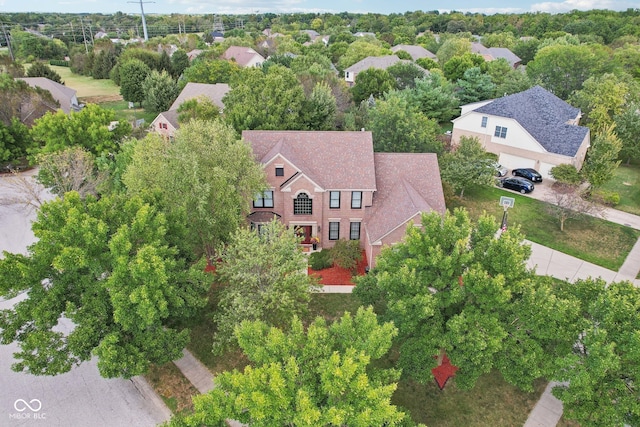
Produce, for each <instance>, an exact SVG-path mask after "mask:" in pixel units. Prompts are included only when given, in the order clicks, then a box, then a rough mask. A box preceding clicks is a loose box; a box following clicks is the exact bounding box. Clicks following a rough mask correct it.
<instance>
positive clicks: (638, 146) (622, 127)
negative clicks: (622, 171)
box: [613, 103, 640, 165]
mask: <svg viewBox="0 0 640 427" xmlns="http://www.w3.org/2000/svg"><path fill="white" fill-rule="evenodd" d="M613 119H614V122H615V124H616V127H615V130H616V134H617V135H618V139H620V142H622V148H621V149H620V158H621V159H623V160H626V162H627V165H628V164H629V163H630V162H631V160H640V103H632V104H630V105H629V106H628V107H627V108H625V109H624V110H623V111H622V112H621V113H619V114H618V115H616V116H614V118H613Z"/></svg>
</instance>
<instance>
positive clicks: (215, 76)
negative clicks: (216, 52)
mask: <svg viewBox="0 0 640 427" xmlns="http://www.w3.org/2000/svg"><path fill="white" fill-rule="evenodd" d="M241 70H242V68H241V67H240V66H239V65H238V64H237V63H235V62H232V61H226V60H223V59H200V58H197V59H196V60H194V61H193V64H191V66H189V67H188V68H185V70H184V73H183V77H184V82H185V84H186V83H187V82H193V83H211V84H214V83H229V82H230V81H231V79H232V78H233V76H235V75H236V74H238V73H240V71H241Z"/></svg>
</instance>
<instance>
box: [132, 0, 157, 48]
mask: <svg viewBox="0 0 640 427" xmlns="http://www.w3.org/2000/svg"><path fill="white" fill-rule="evenodd" d="M127 3H138V2H133V1H128V2H127ZM139 3H140V15H141V16H142V30H143V31H144V41H149V34H148V33H147V21H146V20H145V19H144V7H143V4H144V3H155V2H154V1H142V0H140V2H139Z"/></svg>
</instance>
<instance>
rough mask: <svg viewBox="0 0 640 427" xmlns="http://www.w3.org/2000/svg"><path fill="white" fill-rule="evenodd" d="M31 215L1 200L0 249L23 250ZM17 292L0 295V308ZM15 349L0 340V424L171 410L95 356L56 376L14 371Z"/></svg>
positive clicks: (3, 180) (2, 190)
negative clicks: (102, 367)
mask: <svg viewBox="0 0 640 427" xmlns="http://www.w3.org/2000/svg"><path fill="white" fill-rule="evenodd" d="M9 182H10V180H9V177H8V176H6V175H0V199H2V198H3V197H4V198H6V197H7V196H12V195H14V194H12V191H13V190H12V189H11V188H10V186H9ZM33 217H34V215H33V214H31V215H26V214H25V211H24V209H23V208H22V207H20V206H15V205H14V206H0V252H2V251H5V250H6V251H10V252H19V253H25V251H26V247H27V246H28V244H30V243H32V242H33V241H34V236H33V234H32V233H31V219H32V218H33ZM20 298H24V296H18V297H17V298H16V299H14V300H9V301H4V300H2V299H0V309H5V308H8V307H10V306H11V305H12V304H13V303H15V302H16V301H17V300H18V299H20ZM17 349H18V347H17V346H16V345H15V344H12V345H0V426H27V425H28V426H32V425H33V426H42V427H44V426H65V427H67V426H68V427H75V426H103V427H112V426H113V427H120V426H155V425H156V424H159V423H161V422H164V421H166V420H168V419H169V417H170V415H171V414H170V412H169V410H168V409H167V407H166V406H165V405H164V403H163V402H162V400H160V398H158V396H157V395H156V394H155V392H154V391H153V390H152V389H150V387H149V386H148V384H147V383H146V381H144V379H142V378H135V379H133V380H123V379H110V380H107V379H104V378H102V377H100V374H99V373H98V369H97V367H96V361H95V360H92V361H90V362H87V363H84V364H82V365H80V366H78V367H76V368H74V369H72V370H71V371H70V372H68V373H66V374H63V375H57V376H55V377H37V376H33V375H27V374H22V373H16V372H13V371H12V370H11V365H12V364H13V363H14V359H13V353H14V352H15V351H16V350H17Z"/></svg>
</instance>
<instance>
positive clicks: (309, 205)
mask: <svg viewBox="0 0 640 427" xmlns="http://www.w3.org/2000/svg"><path fill="white" fill-rule="evenodd" d="M312 213H313V200H311V199H310V198H309V195H308V194H307V193H300V194H298V195H297V196H296V198H295V199H293V214H294V215H311V214H312Z"/></svg>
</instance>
